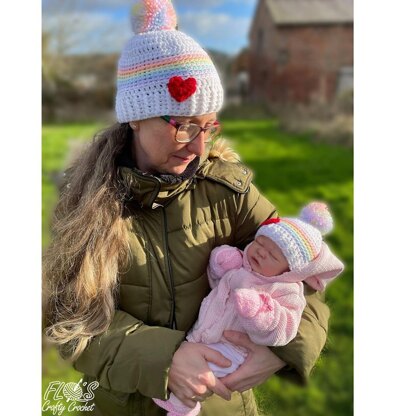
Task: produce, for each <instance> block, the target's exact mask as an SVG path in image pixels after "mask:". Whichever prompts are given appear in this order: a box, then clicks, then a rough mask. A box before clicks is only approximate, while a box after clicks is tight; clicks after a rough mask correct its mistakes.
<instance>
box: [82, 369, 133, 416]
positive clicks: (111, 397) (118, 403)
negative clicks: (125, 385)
mask: <svg viewBox="0 0 416 416" xmlns="http://www.w3.org/2000/svg"><path fill="white" fill-rule="evenodd" d="M84 380H85V381H87V382H91V381H93V380H94V379H93V378H90V377H84ZM130 396H134V394H130V393H123V392H119V391H114V390H107V389H105V388H104V387H101V386H98V387H97V389H96V390H94V399H92V401H91V402H92V403H94V411H93V412H92V413H91V414H90V415H89V416H130V415H132V414H133V413H132V412H131V410H130V409H131V407H132V405H133V403H132V400H133V397H131V398H130ZM129 399H130V400H129Z"/></svg>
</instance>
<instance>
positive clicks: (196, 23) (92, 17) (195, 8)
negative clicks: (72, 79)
mask: <svg viewBox="0 0 416 416" xmlns="http://www.w3.org/2000/svg"><path fill="white" fill-rule="evenodd" d="M134 3H135V1H134V0H101V1H100V0H83V1H81V0H79V1H77V0H43V1H42V8H43V17H42V25H43V29H44V30H51V31H52V32H53V33H58V32H60V33H64V36H63V37H64V38H66V39H67V41H68V45H69V46H68V48H67V50H69V51H72V52H81V53H82V52H120V51H121V49H122V47H123V45H124V43H125V41H126V40H127V39H128V38H129V37H130V36H132V32H131V29H130V21H129V13H130V7H131V5H132V4H134ZM173 4H174V7H175V9H176V12H177V15H178V22H179V27H180V30H182V31H183V32H185V33H187V34H188V35H190V36H192V37H193V38H194V39H195V40H197V41H198V42H199V43H200V44H201V45H202V46H203V47H204V48H208V49H214V50H217V51H222V52H226V53H230V54H236V53H238V52H239V51H240V50H241V49H242V48H243V47H244V46H246V45H247V43H248V31H249V27H250V23H251V19H252V17H253V14H254V11H255V7H256V4H257V0H173ZM56 37H58V36H56Z"/></svg>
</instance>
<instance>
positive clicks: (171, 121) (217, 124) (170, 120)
mask: <svg viewBox="0 0 416 416" xmlns="http://www.w3.org/2000/svg"><path fill="white" fill-rule="evenodd" d="M160 118H161V119H162V120H164V121H166V122H167V123H169V124H170V125H171V126H173V127H175V129H176V133H175V140H176V141H177V142H178V143H191V142H192V141H194V140H195V139H196V138H197V137H198V136H199V135H200V134H201V131H202V132H204V135H205V133H206V132H207V131H208V130H210V129H212V127H216V128H217V129H216V131H215V132H214V133H213V134H208V135H207V136H206V137H205V136H204V143H210V142H212V141H213V137H215V136H217V135H218V133H219V132H220V129H221V124H220V122H219V121H218V120H215V121H214V123H213V124H212V125H211V126H209V127H201V126H198V124H195V123H179V122H178V121H176V120H174V119H173V118H172V117H171V116H160ZM189 125H191V126H195V127H198V129H199V132H198V133H197V134H196V135H195V137H193V138H192V139H190V140H178V131H179V129H180V128H181V127H182V126H189Z"/></svg>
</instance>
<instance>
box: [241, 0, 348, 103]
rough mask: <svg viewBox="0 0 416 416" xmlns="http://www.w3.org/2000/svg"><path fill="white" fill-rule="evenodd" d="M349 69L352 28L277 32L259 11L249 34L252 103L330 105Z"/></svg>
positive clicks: (292, 28)
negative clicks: (259, 101)
mask: <svg viewBox="0 0 416 416" xmlns="http://www.w3.org/2000/svg"><path fill="white" fill-rule="evenodd" d="M262 3H263V2H262ZM261 33H262V34H261ZM352 66H353V26H352V24H345V25H320V26H317V25H310V26H307V25H304V26H283V27H276V26H275V25H273V23H272V21H271V18H270V16H269V15H268V13H267V9H266V7H262V6H261V5H260V7H259V9H258V10H257V14H256V17H255V20H254V23H253V26H252V30H251V33H250V64H249V68H250V96H251V97H252V98H253V99H254V100H259V99H260V100H262V99H265V100H266V101H267V102H270V103H279V102H283V103H285V102H290V103H303V104H310V103H315V102H319V103H327V102H330V101H331V100H333V98H334V97H335V95H336V91H337V83H338V77H339V72H340V70H341V68H342V67H352Z"/></svg>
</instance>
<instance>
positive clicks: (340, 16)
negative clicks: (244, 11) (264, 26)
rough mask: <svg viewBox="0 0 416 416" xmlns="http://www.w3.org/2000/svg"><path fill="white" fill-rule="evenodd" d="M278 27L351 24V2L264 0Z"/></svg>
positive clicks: (336, 0)
mask: <svg viewBox="0 0 416 416" xmlns="http://www.w3.org/2000/svg"><path fill="white" fill-rule="evenodd" d="M266 6H267V7H268V9H269V11H270V15H271V16H272V19H273V21H274V22H275V23H276V24H278V25H299V24H301V25H303V24H332V23H352V22H353V20H354V12H353V0H266Z"/></svg>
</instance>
